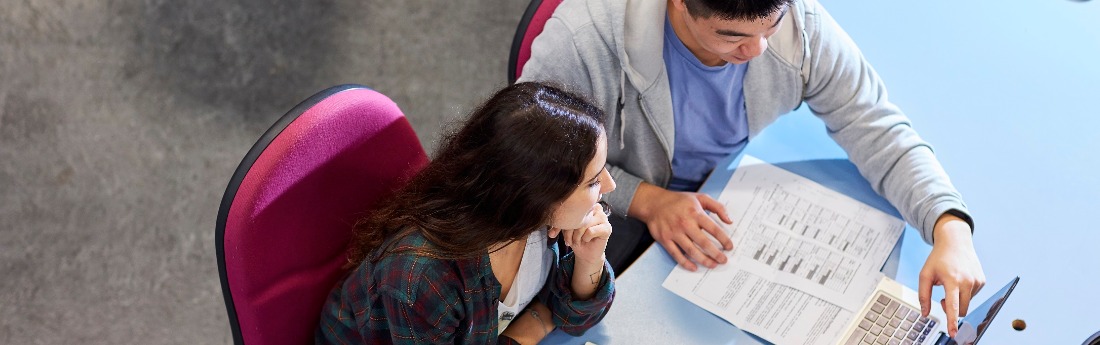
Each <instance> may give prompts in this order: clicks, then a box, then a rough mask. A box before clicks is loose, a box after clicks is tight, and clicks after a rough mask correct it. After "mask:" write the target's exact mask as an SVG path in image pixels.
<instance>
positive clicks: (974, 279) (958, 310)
mask: <svg viewBox="0 0 1100 345" xmlns="http://www.w3.org/2000/svg"><path fill="white" fill-rule="evenodd" d="M932 237H933V241H934V244H933V245H932V253H931V254H928V261H925V263H924V268H923V269H921V272H920V291H919V297H920V306H921V315H922V316H928V313H929V312H930V311H931V310H932V301H931V299H932V286H933V285H942V286H943V290H944V293H945V295H946V296H945V297H946V298H945V299H943V300H940V306H941V307H943V311H944V313H945V314H947V333H948V335H949V336H951V337H952V338H953V337H955V335H956V334H957V333H958V331H959V326H958V324H959V321H958V319H959V317H960V316H966V311H967V310H969V309H970V298H971V297H973V296H974V295H975V294H977V293H978V290H981V289H982V286H985V273H984V272H982V264H981V262H978V254H977V253H976V252H975V251H974V241H973V238H972V235H971V231H970V225H969V224H967V223H966V221H964V220H962V219H959V218H958V217H955V216H953V215H950V214H944V215H942V216H940V219H939V220H937V221H936V225H935V227H934V228H933V231H932Z"/></svg>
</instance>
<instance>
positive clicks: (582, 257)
mask: <svg viewBox="0 0 1100 345" xmlns="http://www.w3.org/2000/svg"><path fill="white" fill-rule="evenodd" d="M608 213H610V212H607V213H605V211H604V208H603V205H601V204H596V205H594V206H592V211H591V213H590V214H591V215H592V217H590V218H589V221H588V222H587V223H585V224H584V225H582V226H581V227H580V228H579V229H574V230H560V229H550V232H549V235H550V238H555V237H557V236H558V235H560V236H562V239H564V240H565V245H566V246H569V247H570V248H573V255H574V259H575V260H576V261H575V262H574V263H573V279H572V282H570V287H571V288H572V290H573V298H575V299H577V300H587V299H589V298H592V296H594V295H595V294H596V287H598V286H599V283H600V278H601V277H602V276H603V269H604V262H605V261H606V259H605V256H604V250H606V249H607V240H608V239H609V238H611V223H608V222H607V216H608Z"/></svg>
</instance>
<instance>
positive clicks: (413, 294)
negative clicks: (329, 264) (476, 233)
mask: <svg viewBox="0 0 1100 345" xmlns="http://www.w3.org/2000/svg"><path fill="white" fill-rule="evenodd" d="M395 241H396V242H394V243H392V247H391V248H390V250H389V251H388V252H387V253H386V254H385V255H383V256H382V257H381V258H378V259H377V260H373V261H372V260H370V259H369V258H368V259H367V260H364V262H363V264H361V265H359V267H358V268H357V269H356V272H355V274H354V276H357V277H358V279H364V280H367V281H370V282H372V284H368V285H373V286H374V287H375V288H377V290H378V292H379V293H384V294H387V295H390V297H393V298H396V299H398V300H401V301H404V302H406V303H410V304H411V303H414V302H416V300H417V299H418V298H421V297H422V296H424V295H427V294H432V295H443V294H450V293H461V292H462V291H464V290H466V289H467V287H468V286H469V285H470V284H472V283H476V281H477V280H479V278H480V277H479V276H480V275H481V274H479V271H481V267H479V266H480V264H481V262H480V259H472V260H471V259H443V258H438V257H435V256H433V255H430V254H429V252H428V250H430V249H431V243H430V242H429V241H428V240H427V239H426V238H424V237H423V236H422V235H419V234H417V233H411V234H409V235H407V236H404V237H403V238H400V239H397V240H395ZM373 254H377V253H372V256H373ZM441 297H442V296H441Z"/></svg>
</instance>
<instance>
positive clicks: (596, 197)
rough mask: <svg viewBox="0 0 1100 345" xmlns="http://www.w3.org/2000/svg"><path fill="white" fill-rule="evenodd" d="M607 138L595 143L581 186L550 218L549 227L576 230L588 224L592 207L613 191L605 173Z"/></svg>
mask: <svg viewBox="0 0 1100 345" xmlns="http://www.w3.org/2000/svg"><path fill="white" fill-rule="evenodd" d="M606 164H607V138H606V137H605V135H603V134H600V138H599V139H598V140H597V142H596V155H595V156H593V157H592V161H590V162H588V166H587V167H585V169H584V177H583V178H584V179H583V180H582V181H581V184H580V185H578V186H577V187H576V189H575V190H573V193H572V194H570V195H569V196H568V197H566V199H565V201H563V202H562V204H561V205H560V206H558V208H557V209H555V210H554V213H553V215H552V216H551V218H550V227H552V228H557V229H569V230H572V229H577V228H580V227H581V226H582V225H584V224H586V223H588V222H589V221H591V220H592V217H593V213H592V210H593V206H595V205H596V203H597V202H599V201H600V197H601V196H603V194H604V193H608V192H611V191H612V190H615V181H614V180H612V179H611V173H609V172H607V169H606V168H605V167H604V165H606Z"/></svg>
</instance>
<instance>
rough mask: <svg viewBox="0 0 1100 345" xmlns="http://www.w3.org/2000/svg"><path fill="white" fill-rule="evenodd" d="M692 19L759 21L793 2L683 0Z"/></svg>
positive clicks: (767, 0) (766, 0) (770, 0)
mask: <svg viewBox="0 0 1100 345" xmlns="http://www.w3.org/2000/svg"><path fill="white" fill-rule="evenodd" d="M683 1H684V5H687V10H688V14H690V15H691V16H692V17H694V18H718V19H721V20H749V21H754V20H760V19H764V18H767V17H768V16H769V15H771V14H772V13H775V12H776V11H779V10H782V9H783V8H785V7H787V6H790V5H791V3H793V2H794V0H683Z"/></svg>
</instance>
